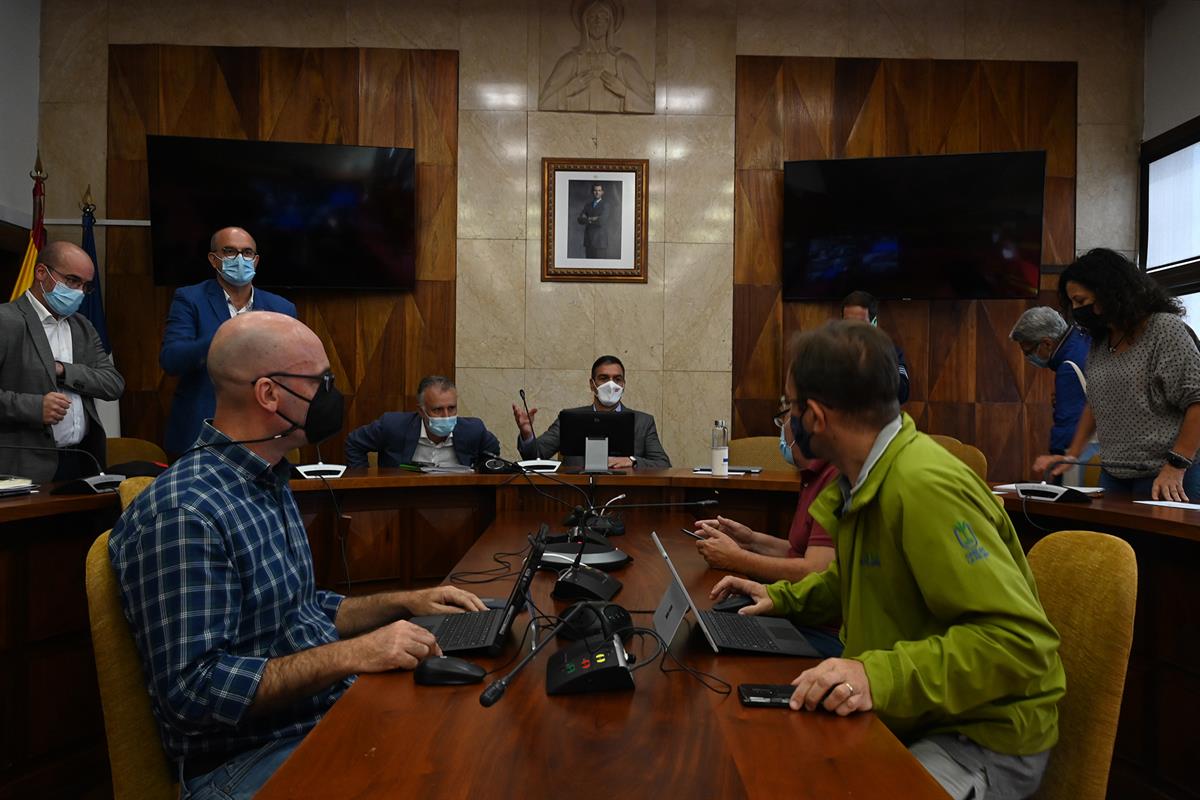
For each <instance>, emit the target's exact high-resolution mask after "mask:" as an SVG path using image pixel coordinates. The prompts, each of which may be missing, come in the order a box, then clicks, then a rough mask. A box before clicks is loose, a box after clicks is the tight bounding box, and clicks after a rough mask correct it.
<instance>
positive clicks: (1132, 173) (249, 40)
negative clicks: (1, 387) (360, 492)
mask: <svg viewBox="0 0 1200 800" xmlns="http://www.w3.org/2000/svg"><path fill="white" fill-rule="evenodd" d="M627 2H637V0H627ZM657 36H658V63H657V65H656V66H657V70H656V71H657V75H656V80H657V113H656V114H655V115H653V116H613V115H605V114H562V113H544V112H538V111H536V107H537V84H538V71H539V63H540V54H539V52H538V48H539V23H538V3H537V2H536V0H459V1H458V2H440V1H439V0H366V1H363V2H359V1H358V0H297V1H296V2H286V3H285V2H278V0H273V1H272V2H251V3H235V2H233V1H232V0H215V1H214V2H209V3H194V2H181V1H179V0H175V1H174V2H152V1H151V0H108V2H104V1H103V0H44V2H43V20H42V90H41V91H42V95H41V100H42V105H41V147H42V154H43V157H44V159H45V161H46V167H47V169H48V171H49V172H50V173H51V176H52V177H51V182H50V185H49V188H48V196H47V215H48V216H50V217H64V216H70V217H74V216H76V215H77V213H78V212H77V209H76V204H77V203H78V195H79V193H80V192H81V191H82V189H83V187H84V186H85V185H86V184H87V183H89V182H90V183H91V184H92V188H93V192H94V194H95V195H96V197H97V198H101V199H102V198H103V197H104V190H105V186H104V182H105V177H104V159H105V98H104V92H105V87H106V84H107V79H106V70H107V66H106V53H107V50H106V48H107V44H108V43H110V42H112V43H147V42H162V43H169V44H225V45H264V46H289V45H291V46H296V45H303V46H310V47H313V46H328V47H343V46H364V47H396V48H448V49H457V50H459V51H460V53H461V60H460V91H459V98H460V101H459V102H460V106H461V113H460V136H459V148H460V149H459V217H458V223H459V229H458V236H459V241H458V259H459V264H458V274H459V283H458V299H457V305H458V308H457V320H458V331H457V359H456V360H457V377H458V382H459V385H460V387H461V406H462V410H461V413H464V414H472V415H477V416H481V417H483V418H484V419H485V420H486V421H487V423H488V426H489V427H491V428H492V429H493V430H495V431H496V433H497V435H499V436H500V438H501V441H502V442H503V443H504V447H505V451H506V453H508V454H512V452H513V450H514V449H515V448H514V445H513V440H514V438H515V427H514V425H513V423H512V416H511V404H512V403H513V402H517V401H518V397H517V389H518V388H521V387H524V388H525V389H526V392H527V393H528V395H529V397H530V400H531V403H532V404H533V405H536V406H539V407H541V408H542V409H544V413H543V414H541V415H540V416H539V419H538V424H537V427H538V429H539V430H541V429H543V428H544V427H545V426H546V425H548V424H549V422H550V421H551V419H552V418H553V414H554V412H555V411H556V410H557V409H558V408H560V407H563V406H568V405H577V404H581V403H584V402H586V401H587V399H588V393H587V385H586V382H587V368H588V366H590V364H591V362H592V360H593V359H594V358H595V356H596V355H598V354H600V353H605V352H612V353H615V354H617V355H619V356H620V357H621V358H622V359H623V360H624V361H625V364H626V368H627V370H628V377H629V388H628V401H629V404H630V405H631V406H633V407H635V408H639V409H643V410H646V411H649V412H651V413H653V414H654V415H655V416H656V417H657V419H658V426H659V431H660V434H661V435H662V439H663V443H664V445H665V446H666V448H667V451H668V452H669V453H670V454H671V456H672V459H673V460H674V462H675V463H676V464H677V465H686V464H696V463H703V462H704V461H705V460H706V458H707V438H708V428H709V425H710V424H711V422H712V420H713V419H714V418H716V417H724V418H728V417H729V413H730V412H729V408H730V403H729V394H730V374H731V363H730V359H731V341H732V326H733V320H732V309H733V302H732V295H731V285H732V265H733V248H732V242H733V111H734V103H735V97H734V59H735V55H736V54H755V55H814V56H831V55H832V56H863V57H869V56H879V57H899V58H993V59H997V60H1012V59H1016V60H1025V59H1045V60H1068V61H1078V62H1079V137H1078V139H1079V179H1078V200H1077V242H1076V244H1077V248H1078V249H1080V250H1085V249H1088V248H1090V247H1094V246H1099V245H1104V246H1109V247H1114V248H1116V249H1118V250H1122V251H1125V252H1127V253H1132V252H1133V251H1134V250H1135V249H1136V247H1135V244H1136V211H1135V205H1136V182H1137V143H1138V136H1139V133H1140V131H1141V126H1142V121H1141V120H1142V51H1143V20H1142V10H1141V6H1140V5H1139V4H1137V3H1134V2H1130V0H924V1H923V2H922V1H921V0H740V2H734V1H733V0H688V1H687V2H684V0H659V3H658V31H657ZM543 156H558V157H573V156H600V157H627V158H648V159H650V169H651V173H650V197H649V204H650V207H649V216H650V224H649V238H650V247H649V259H650V281H649V283H648V284H647V285H644V286H641V285H639V286H610V285H604V284H562V283H557V284H546V283H542V282H541V280H540V277H539V276H540V271H539V261H538V259H539V258H540V252H541V241H540V238H541V178H540V164H541V158H542V157H543ZM99 214H100V215H101V216H104V215H105V209H104V207H103V205H101V207H100V209H99ZM54 233H56V232H53V233H52V235H54ZM65 235H72V236H77V235H78V233H77V231H72V232H65Z"/></svg>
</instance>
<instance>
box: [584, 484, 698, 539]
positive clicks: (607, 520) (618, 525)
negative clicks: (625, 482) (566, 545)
mask: <svg viewBox="0 0 1200 800" xmlns="http://www.w3.org/2000/svg"><path fill="white" fill-rule="evenodd" d="M624 497H625V495H624V494H619V495H617V496H616V497H614V498H613V499H612V500H609V501H608V502H607V503H605V504H604V505H603V506H602V507H600V513H596V509H597V507H596V506H590V507H588V508H587V509H584V508H581V507H579V506H576V507H575V510H574V511H573V512H572V513H571V515H570V516H568V517H567V518H566V519H565V520H563V524H564V525H579V526H582V527H584V528H587V529H588V530H591V531H594V532H596V533H600V534H604V535H605V536H620V535H621V534H623V533H625V523H624V522H623V521H622V520H620V519H618V518H616V517H606V516H604V513H605V512H606V511H608V510H609V509H610V508H700V507H704V506H715V505H718V504H720V502H721V501H720V500H717V499H716V498H711V499H708V500H691V501H686V502H676V503H617V501H618V500H621V499H623V498H624Z"/></svg>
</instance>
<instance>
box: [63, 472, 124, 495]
mask: <svg viewBox="0 0 1200 800" xmlns="http://www.w3.org/2000/svg"><path fill="white" fill-rule="evenodd" d="M123 480H125V476H124V475H93V476H92V477H90V478H76V479H75V480H73V481H67V482H66V483H64V484H63V485H62V486H56V487H55V488H53V489H51V490H50V494H108V493H110V492H115V491H117V487H118V486H120V485H121V481H123Z"/></svg>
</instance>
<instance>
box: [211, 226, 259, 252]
mask: <svg viewBox="0 0 1200 800" xmlns="http://www.w3.org/2000/svg"><path fill="white" fill-rule="evenodd" d="M223 247H232V248H234V249H235V250H244V249H245V248H247V247H249V248H251V249H257V245H256V244H255V242H254V237H253V236H251V235H250V234H249V233H247V232H246V229H245V228H237V227H229V228H221V230H219V231H217V232H216V233H214V234H213V235H212V237H211V238H210V239H209V240H208V249H209V252H212V253H220V252H221V248H223Z"/></svg>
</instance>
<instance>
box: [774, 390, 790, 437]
mask: <svg viewBox="0 0 1200 800" xmlns="http://www.w3.org/2000/svg"><path fill="white" fill-rule="evenodd" d="M791 413H792V407H791V406H790V405H789V404H788V401H787V398H786V397H784V396H783V395H779V413H778V414H776V415H775V416H773V417H771V422H774V423H775V427H776V428H779V429H780V430H782V429H783V426H784V425H786V424H787V421H788V417H789V416H790V415H791Z"/></svg>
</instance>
